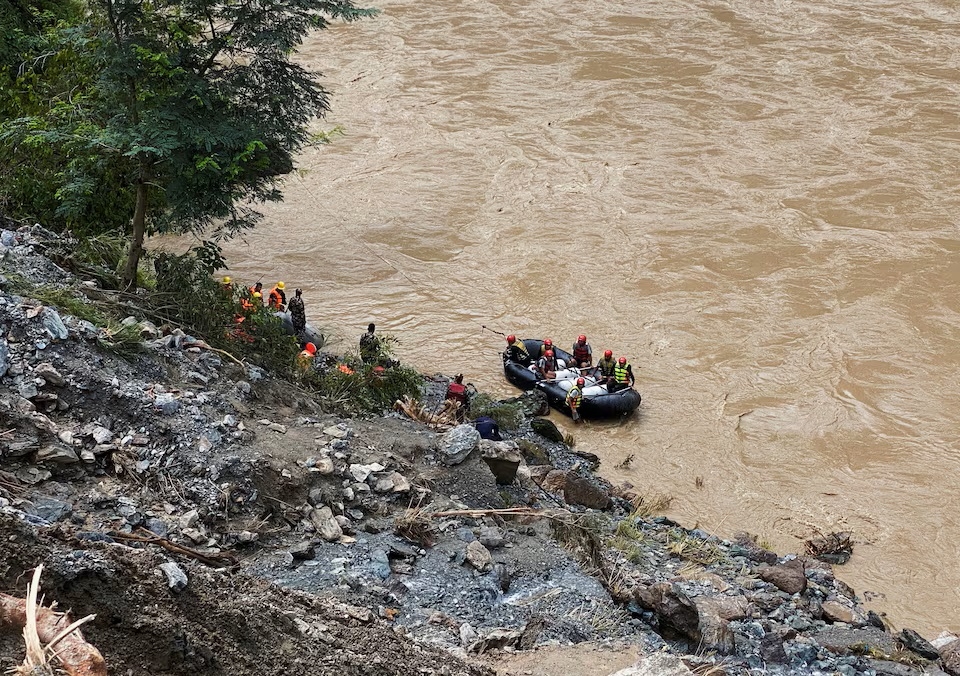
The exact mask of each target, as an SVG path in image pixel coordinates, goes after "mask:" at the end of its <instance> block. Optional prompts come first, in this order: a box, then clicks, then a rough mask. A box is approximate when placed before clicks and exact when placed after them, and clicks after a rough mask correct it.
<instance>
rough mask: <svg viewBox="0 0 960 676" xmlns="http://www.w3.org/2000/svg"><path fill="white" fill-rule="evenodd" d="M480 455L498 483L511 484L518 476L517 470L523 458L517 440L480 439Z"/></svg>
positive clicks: (502, 484)
mask: <svg viewBox="0 0 960 676" xmlns="http://www.w3.org/2000/svg"><path fill="white" fill-rule="evenodd" d="M480 457H481V458H483V461H484V462H485V463H487V466H488V467H489V468H490V471H491V472H493V476H494V477H495V478H496V481H497V484H499V485H501V486H509V485H510V484H512V483H513V480H514V479H516V478H517V470H518V469H519V468H520V463H521V462H523V458H522V457H520V453H519V450H518V448H517V443H516V442H515V441H490V440H489V439H481V440H480Z"/></svg>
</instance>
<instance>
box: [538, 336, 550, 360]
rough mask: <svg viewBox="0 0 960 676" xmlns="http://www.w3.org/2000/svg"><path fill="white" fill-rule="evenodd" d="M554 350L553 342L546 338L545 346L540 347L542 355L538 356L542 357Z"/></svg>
mask: <svg viewBox="0 0 960 676" xmlns="http://www.w3.org/2000/svg"><path fill="white" fill-rule="evenodd" d="M552 349H553V341H552V340H550V339H549V338H546V339H544V341H543V345H541V346H540V354H538V355H537V356H538V357H542V356H543V353H544V352H546V351H547V350H552Z"/></svg>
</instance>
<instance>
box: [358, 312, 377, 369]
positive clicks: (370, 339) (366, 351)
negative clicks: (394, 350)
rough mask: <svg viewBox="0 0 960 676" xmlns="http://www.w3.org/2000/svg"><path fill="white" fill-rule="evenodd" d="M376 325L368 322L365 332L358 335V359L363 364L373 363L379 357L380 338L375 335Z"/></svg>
mask: <svg viewBox="0 0 960 676" xmlns="http://www.w3.org/2000/svg"><path fill="white" fill-rule="evenodd" d="M376 330H377V325H376V324H374V323H373V322H370V323H369V324H368V325H367V332H366V333H365V334H363V335H362V336H360V359H362V360H363V363H364V364H373V363H376V361H377V360H378V359H380V338H379V336H377V335H376Z"/></svg>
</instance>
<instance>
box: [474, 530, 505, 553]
mask: <svg viewBox="0 0 960 676" xmlns="http://www.w3.org/2000/svg"><path fill="white" fill-rule="evenodd" d="M477 540H479V541H480V544H482V545H483V546H484V547H486V548H487V549H499V548H500V547H503V545H504V544H506V541H507V538H506V535H505V533H504V532H503V529H502V528H498V527H496V526H484V527H483V528H481V529H480V534H479V535H478V536H477Z"/></svg>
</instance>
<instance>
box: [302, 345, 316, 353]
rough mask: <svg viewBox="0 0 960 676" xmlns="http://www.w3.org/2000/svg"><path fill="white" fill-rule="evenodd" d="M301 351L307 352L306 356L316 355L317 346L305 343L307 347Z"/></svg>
mask: <svg viewBox="0 0 960 676" xmlns="http://www.w3.org/2000/svg"><path fill="white" fill-rule="evenodd" d="M303 349H304V350H306V351H307V354H316V353H317V346H316V345H314V344H313V343H307V346H306V347H305V348H303Z"/></svg>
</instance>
